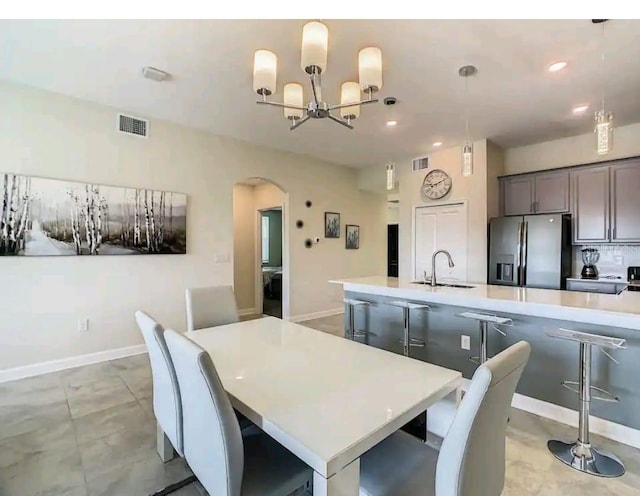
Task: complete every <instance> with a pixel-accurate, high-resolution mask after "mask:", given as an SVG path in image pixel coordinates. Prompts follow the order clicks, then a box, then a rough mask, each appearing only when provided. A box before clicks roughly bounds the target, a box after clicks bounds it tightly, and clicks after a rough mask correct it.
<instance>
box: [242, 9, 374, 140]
mask: <svg viewBox="0 0 640 496" xmlns="http://www.w3.org/2000/svg"><path fill="white" fill-rule="evenodd" d="M328 41H329V31H328V29H327V27H326V26H325V25H324V24H322V23H321V22H317V21H312V22H308V23H307V24H305V25H304V27H303V28H302V57H301V61H300V66H301V67H302V69H303V70H304V71H305V72H306V73H307V74H308V75H309V79H310V81H311V91H312V95H313V99H312V100H311V101H310V102H309V103H308V104H306V105H305V104H304V95H303V89H302V85H301V84H298V83H287V84H285V86H284V99H283V100H284V101H283V102H282V103H279V102H271V101H268V100H267V97H268V96H269V95H272V94H274V93H276V75H277V66H278V59H277V57H276V55H275V54H274V53H273V52H270V51H269V50H257V51H256V53H255V55H254V59H253V90H254V91H255V92H256V93H258V95H260V96H262V100H258V101H257V103H258V104H262V105H273V106H276V107H281V108H283V109H284V116H285V117H286V118H287V119H288V120H289V121H290V123H291V127H290V128H289V129H290V130H292V131H293V130H294V129H296V128H298V127H300V126H301V125H302V124H304V123H305V122H307V121H308V120H309V119H311V118H313V119H324V118H329V119H331V120H332V121H334V122H337V123H338V124H341V125H343V126H345V127H348V128H349V129H353V126H352V125H351V122H352V121H353V120H354V119H357V118H358V117H359V116H360V105H365V104H367V103H375V102H377V101H378V100H377V99H374V98H373V94H374V93H375V92H377V91H378V90H380V89H381V88H382V51H381V50H380V49H379V48H377V47H367V48H363V49H362V50H360V53H359V54H358V63H359V77H360V81H359V82H352V81H349V82H346V83H343V84H342V88H341V89H342V92H341V98H340V103H339V104H337V105H331V104H329V103H327V102H325V101H324V100H323V99H322V83H321V79H320V75H321V74H322V72H323V71H324V70H325V69H326V68H327V51H328ZM361 93H364V94H365V95H366V99H364V100H363V99H362V95H361ZM337 110H339V111H340V112H339V114H340V116H339V117H338V116H337V115H335V114H334V113H332V111H337Z"/></svg>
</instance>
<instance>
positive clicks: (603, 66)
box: [602, 22, 607, 113]
mask: <svg viewBox="0 0 640 496" xmlns="http://www.w3.org/2000/svg"><path fill="white" fill-rule="evenodd" d="M604 25H605V23H604V22H603V23H602V112H603V113H604V94H605V88H606V81H605V80H606V79H607V68H606V65H605V63H606V59H605V41H604Z"/></svg>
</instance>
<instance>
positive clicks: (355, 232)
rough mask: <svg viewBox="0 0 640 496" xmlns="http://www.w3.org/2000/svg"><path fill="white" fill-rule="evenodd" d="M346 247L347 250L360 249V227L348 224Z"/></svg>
mask: <svg viewBox="0 0 640 496" xmlns="http://www.w3.org/2000/svg"><path fill="white" fill-rule="evenodd" d="M345 246H346V248H347V250H357V249H358V248H360V226H353V225H349V224H347V229H346V243H345Z"/></svg>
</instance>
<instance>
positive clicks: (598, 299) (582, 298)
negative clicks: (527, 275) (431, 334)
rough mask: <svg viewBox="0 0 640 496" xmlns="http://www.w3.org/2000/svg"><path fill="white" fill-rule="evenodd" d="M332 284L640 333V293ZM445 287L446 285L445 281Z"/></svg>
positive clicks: (366, 280) (372, 281)
mask: <svg viewBox="0 0 640 496" xmlns="http://www.w3.org/2000/svg"><path fill="white" fill-rule="evenodd" d="M330 282H332V283H335V284H342V285H343V287H344V290H345V291H349V292H356V293H365V294H366V293H368V294H374V295H380V296H388V297H393V298H399V299H405V300H414V301H422V302H426V303H440V304H443V305H457V306H466V307H473V308H477V309H479V310H486V311H493V312H508V313H515V314H520V315H528V316H534V317H542V318H550V319H559V320H565V321H572V322H581V323H586V324H598V325H605V326H615V327H622V328H626V329H633V330H640V292H628V291H624V292H622V293H621V294H619V295H612V294H597V293H585V292H578V291H560V290H552V289H534V288H519V287H512V286H492V285H488V284H469V285H470V286H473V288H449V287H436V288H432V287H431V286H430V285H425V284H416V283H413V282H411V281H403V280H401V279H397V278H393V277H384V276H370V277H360V278H355V279H338V280H332V281H330ZM440 282H442V283H447V281H446V280H445V279H442V280H441V281H440ZM456 282H457V281H456Z"/></svg>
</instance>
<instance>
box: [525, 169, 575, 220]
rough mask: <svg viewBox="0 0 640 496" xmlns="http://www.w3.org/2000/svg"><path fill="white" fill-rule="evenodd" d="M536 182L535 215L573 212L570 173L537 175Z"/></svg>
mask: <svg viewBox="0 0 640 496" xmlns="http://www.w3.org/2000/svg"><path fill="white" fill-rule="evenodd" d="M534 181H535V189H534V200H533V210H534V213H536V214H553V213H565V212H569V211H570V210H571V208H570V205H569V172H568V171H561V172H550V173H542V174H536V175H535V176H534Z"/></svg>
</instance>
